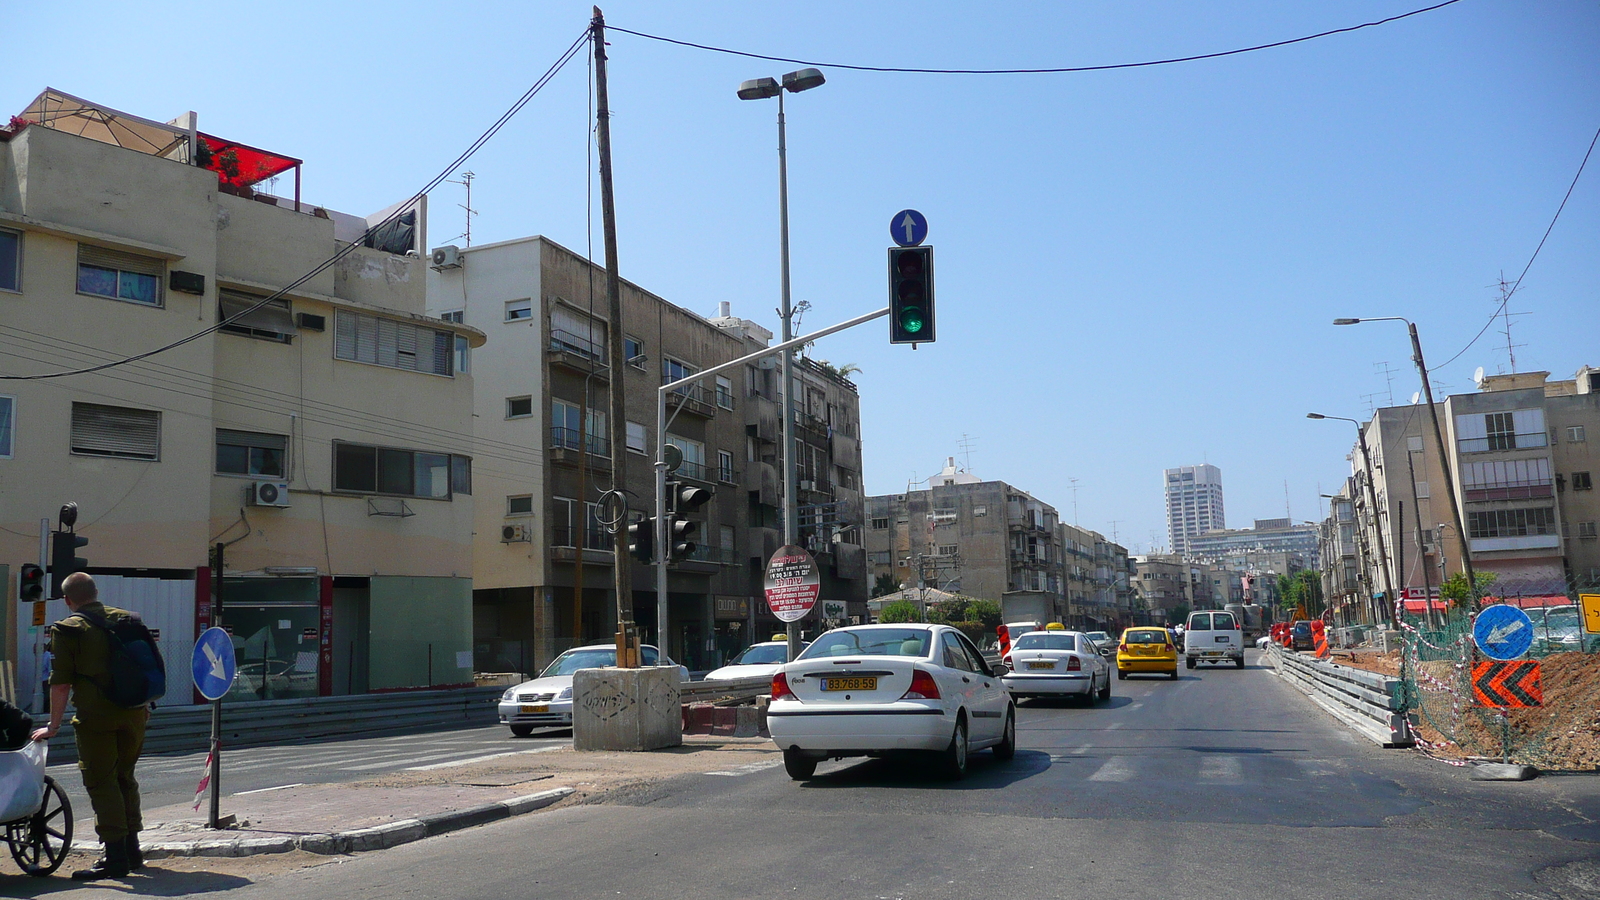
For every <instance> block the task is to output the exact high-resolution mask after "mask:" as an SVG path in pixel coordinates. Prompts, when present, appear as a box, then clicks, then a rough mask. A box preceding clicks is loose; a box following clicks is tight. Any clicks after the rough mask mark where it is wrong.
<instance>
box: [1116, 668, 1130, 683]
mask: <svg viewBox="0 0 1600 900" xmlns="http://www.w3.org/2000/svg"><path fill="white" fill-rule="evenodd" d="M1117 680H1118V681H1127V680H1128V673H1127V672H1124V671H1122V670H1121V669H1118V670H1117Z"/></svg>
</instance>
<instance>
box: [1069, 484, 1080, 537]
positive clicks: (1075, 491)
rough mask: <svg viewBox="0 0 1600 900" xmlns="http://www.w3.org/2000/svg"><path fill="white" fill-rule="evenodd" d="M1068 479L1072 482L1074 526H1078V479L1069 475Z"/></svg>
mask: <svg viewBox="0 0 1600 900" xmlns="http://www.w3.org/2000/svg"><path fill="white" fill-rule="evenodd" d="M1067 480H1068V481H1070V482H1072V527H1073V528H1077V527H1078V479H1076V478H1071V477H1069V478H1067Z"/></svg>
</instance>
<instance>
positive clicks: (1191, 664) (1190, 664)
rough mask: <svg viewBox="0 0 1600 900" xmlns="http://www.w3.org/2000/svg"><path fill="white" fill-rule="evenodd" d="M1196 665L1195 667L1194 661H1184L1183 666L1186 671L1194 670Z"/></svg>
mask: <svg viewBox="0 0 1600 900" xmlns="http://www.w3.org/2000/svg"><path fill="white" fill-rule="evenodd" d="M1194 665H1195V663H1194V660H1192V659H1185V660H1184V661H1183V666H1184V668H1186V669H1192V668H1194Z"/></svg>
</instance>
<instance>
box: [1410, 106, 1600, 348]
mask: <svg viewBox="0 0 1600 900" xmlns="http://www.w3.org/2000/svg"><path fill="white" fill-rule="evenodd" d="M1596 142H1600V129H1596V130H1595V133H1594V137H1593V138H1591V139H1590V140H1589V149H1588V150H1587V151H1585V152H1584V154H1583V162H1580V163H1578V172H1577V174H1575V175H1573V176H1572V183H1571V184H1569V185H1567V193H1566V195H1565V196H1563V197H1562V198H1561V205H1560V206H1558V207H1556V214H1555V215H1554V216H1552V217H1551V219H1550V227H1549V228H1546V229H1545V230H1544V237H1542V238H1539V246H1537V247H1535V248H1533V255H1532V256H1530V257H1528V264H1527V265H1525V266H1523V267H1522V274H1521V275H1518V276H1517V280H1516V282H1515V283H1513V284H1512V285H1511V290H1509V291H1506V295H1505V296H1504V297H1502V298H1500V305H1499V306H1497V307H1495V310H1494V313H1493V315H1491V316H1489V321H1487V322H1485V323H1484V324H1483V329H1482V330H1481V331H1479V332H1478V334H1477V337H1474V338H1473V339H1472V340H1470V341H1468V342H1467V345H1466V346H1465V347H1462V348H1461V350H1460V351H1459V352H1457V353H1456V355H1455V356H1452V357H1450V358H1449V359H1447V360H1445V361H1444V362H1442V363H1437V364H1435V365H1432V366H1429V367H1428V368H1429V371H1432V370H1434V369H1441V368H1444V367H1445V366H1448V365H1450V364H1451V363H1453V362H1455V361H1456V360H1458V359H1460V358H1461V355H1462V354H1463V353H1466V352H1467V351H1468V350H1471V349H1472V345H1473V344H1476V343H1477V342H1478V341H1479V340H1480V339H1482V337H1483V336H1484V335H1485V334H1488V333H1489V328H1490V326H1492V325H1494V320H1495V319H1497V318H1499V317H1500V313H1501V312H1503V311H1504V310H1505V308H1506V304H1507V303H1510V302H1511V297H1512V295H1513V294H1515V293H1516V292H1517V288H1519V287H1521V286H1522V279H1523V278H1526V277H1527V275H1528V270H1529V269H1531V268H1533V261H1534V260H1536V259H1538V258H1539V251H1540V250H1543V249H1544V242H1545V241H1548V240H1549V239H1550V232H1552V231H1554V230H1555V228H1556V221H1557V220H1559V219H1560V218H1561V211H1562V210H1564V209H1566V208H1567V201H1568V200H1570V199H1571V198H1572V191H1573V189H1574V188H1576V187H1577V186H1578V179H1579V178H1581V177H1583V169H1584V166H1587V165H1588V164H1589V156H1590V154H1592V153H1594V145H1595V143H1596Z"/></svg>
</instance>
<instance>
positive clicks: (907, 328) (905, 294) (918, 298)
mask: <svg viewBox="0 0 1600 900" xmlns="http://www.w3.org/2000/svg"><path fill="white" fill-rule="evenodd" d="M936 336H937V335H936V332H935V329H934V322H933V248H932V247H890V248H889V343H891V344H931V343H933V341H934V339H935V337H936Z"/></svg>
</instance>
